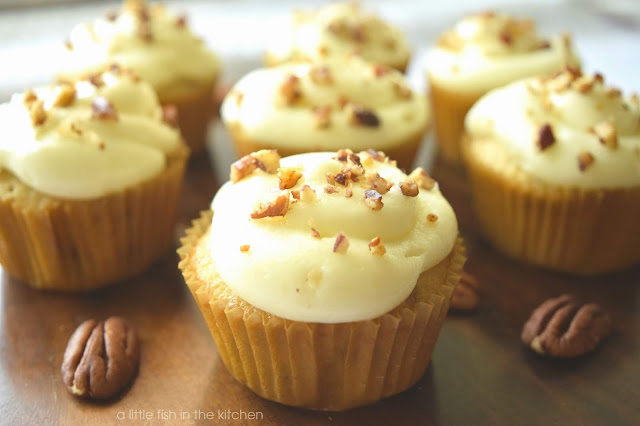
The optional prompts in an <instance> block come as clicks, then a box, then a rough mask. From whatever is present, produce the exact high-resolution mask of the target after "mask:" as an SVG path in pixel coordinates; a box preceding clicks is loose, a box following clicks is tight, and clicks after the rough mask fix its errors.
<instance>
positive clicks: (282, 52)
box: [267, 2, 411, 69]
mask: <svg viewBox="0 0 640 426" xmlns="http://www.w3.org/2000/svg"><path fill="white" fill-rule="evenodd" d="M353 53H356V54H358V55H360V56H361V57H362V58H363V59H365V60H367V61H371V62H375V63H380V64H385V65H388V66H390V67H393V68H397V69H404V67H405V66H406V65H407V62H408V61H409V57H410V54H411V52H410V48H409V45H408V44H407V42H406V40H405V38H404V35H403V34H402V33H401V32H400V31H399V30H398V29H396V28H394V27H392V26H390V25H389V24H387V23H385V22H384V21H382V20H381V19H380V18H378V17H377V16H375V15H372V14H368V13H365V12H364V11H362V10H361V9H360V7H359V5H358V4H357V3H355V2H353V3H334V4H330V5H327V6H325V7H322V8H320V9H318V10H316V11H296V12H294V14H293V17H292V20H291V26H290V28H289V32H288V33H287V35H286V37H283V38H282V39H278V40H274V41H273V42H272V45H271V46H270V47H269V48H268V53H267V55H268V57H269V58H270V59H271V60H274V61H276V62H286V61H289V60H292V59H301V58H307V59H323V58H327V57H334V56H347V55H350V54H353Z"/></svg>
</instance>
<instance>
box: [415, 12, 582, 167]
mask: <svg viewBox="0 0 640 426" xmlns="http://www.w3.org/2000/svg"><path fill="white" fill-rule="evenodd" d="M565 65H571V66H579V61H578V58H577V56H576V54H575V53H574V51H573V48H572V47H571V39H570V37H569V36H568V35H566V34H565V35H563V36H558V37H554V38H552V39H549V40H547V39H545V38H543V37H541V36H540V35H539V34H538V32H537V31H536V27H535V24H534V22H533V21H531V20H517V19H514V18H512V17H509V16H506V15H501V14H495V13H482V14H479V15H474V16H469V17H467V18H465V19H463V20H462V21H460V22H459V23H458V24H457V25H456V26H455V27H454V28H453V29H451V30H449V31H447V32H445V33H444V34H443V35H442V36H441V37H440V38H439V40H438V43H437V45H436V46H435V47H434V48H433V49H432V50H431V51H430V52H429V54H428V56H427V79H428V81H429V84H430V86H431V99H432V103H433V107H434V115H435V117H434V120H435V129H436V136H437V141H438V146H439V148H440V152H441V153H442V156H443V157H444V158H445V159H446V160H447V161H449V162H452V163H457V162H459V161H460V137H461V135H462V132H463V128H464V117H465V114H466V113H467V111H468V110H469V108H470V107H471V106H472V105H473V104H474V103H475V102H476V101H477V100H478V99H479V98H480V97H481V96H482V95H483V94H485V93H486V92H488V91H489V90H491V89H495V88H497V87H501V86H504V85H506V84H508V83H511V82H513V81H516V80H520V79H523V78H526V77H533V76H537V75H545V74H553V73H554V72H556V71H559V70H561V69H562V68H563V67H564V66H565Z"/></svg>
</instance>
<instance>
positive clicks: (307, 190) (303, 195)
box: [300, 185, 316, 203]
mask: <svg viewBox="0 0 640 426" xmlns="http://www.w3.org/2000/svg"><path fill="white" fill-rule="evenodd" d="M315 199H316V191H314V190H313V189H311V187H310V186H309V185H302V188H300V201H302V202H305V203H307V202H309V201H314V200H315Z"/></svg>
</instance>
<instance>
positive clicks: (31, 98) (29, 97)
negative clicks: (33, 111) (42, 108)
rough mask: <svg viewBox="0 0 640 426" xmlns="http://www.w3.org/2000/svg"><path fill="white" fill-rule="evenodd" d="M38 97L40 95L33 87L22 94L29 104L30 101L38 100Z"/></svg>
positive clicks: (25, 102) (23, 99)
mask: <svg viewBox="0 0 640 426" xmlns="http://www.w3.org/2000/svg"><path fill="white" fill-rule="evenodd" d="M37 99H38V95H36V92H34V91H33V90H32V89H27V91H26V92H24V95H23V96H22V101H23V102H24V104H25V105H29V104H30V103H32V102H34V101H36V100H37Z"/></svg>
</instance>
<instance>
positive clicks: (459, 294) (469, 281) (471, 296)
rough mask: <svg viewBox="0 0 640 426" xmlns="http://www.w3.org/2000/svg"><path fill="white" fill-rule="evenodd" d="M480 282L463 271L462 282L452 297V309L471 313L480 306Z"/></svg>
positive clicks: (459, 282)
mask: <svg viewBox="0 0 640 426" xmlns="http://www.w3.org/2000/svg"><path fill="white" fill-rule="evenodd" d="M478 287H479V285H478V280H477V279H476V278H475V277H474V276H473V275H471V274H469V273H468V272H465V271H462V273H461V274H460V281H458V285H457V286H456V288H455V289H454V290H453V295H452V296H451V309H455V310H459V311H470V310H472V309H475V308H476V307H477V306H478Z"/></svg>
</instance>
